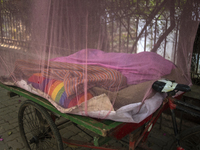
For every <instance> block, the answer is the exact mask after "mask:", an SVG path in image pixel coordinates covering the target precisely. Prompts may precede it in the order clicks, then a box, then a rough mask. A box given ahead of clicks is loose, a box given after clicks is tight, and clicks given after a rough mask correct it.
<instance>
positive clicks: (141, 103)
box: [0, 0, 200, 122]
mask: <svg viewBox="0 0 200 150" xmlns="http://www.w3.org/2000/svg"><path fill="white" fill-rule="evenodd" d="M199 3H200V1H199V0H150V1H149V0H123V1H122V0H56V1H55V0H42V1H41V0H34V1H33V0H29V1H26V0H17V1H12V0H1V2H0V39H1V40H0V69H1V71H0V81H1V82H2V83H4V84H8V85H14V86H18V87H20V88H23V89H25V90H28V91H29V92H31V93H34V94H37V95H40V96H42V97H44V98H46V99H47V100H48V101H49V102H51V103H52V104H53V105H54V106H55V107H56V108H57V109H58V110H59V111H61V112H62V113H72V114H78V115H84V116H90V117H96V118H102V119H112V120H115V121H123V122H140V121H142V120H143V119H144V118H146V117H147V116H149V115H150V114H152V113H153V112H154V111H155V110H156V109H157V108H158V107H159V106H160V105H161V103H162V100H163V98H164V95H163V94H161V93H156V92H155V91H153V90H152V88H151V86H152V83H153V82H154V81H156V80H158V79H161V78H165V79H168V80H175V81H176V82H177V83H181V84H187V85H191V79H190V64H191V63H190V62H191V57H192V50H193V43H194V39H195V35H196V32H197V28H198V24H199V20H200V13H199V12H200V4H199Z"/></svg>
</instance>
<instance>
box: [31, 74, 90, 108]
mask: <svg viewBox="0 0 200 150" xmlns="http://www.w3.org/2000/svg"><path fill="white" fill-rule="evenodd" d="M28 84H31V85H32V86H33V87H34V88H35V89H39V90H40V91H43V92H44V93H46V94H48V95H49V96H50V97H51V99H52V100H53V101H55V102H56V103H58V104H60V105H61V106H62V107H64V108H70V107H73V106H76V105H80V104H81V103H83V102H85V95H84V93H82V94H80V95H78V96H76V97H74V98H72V99H70V98H67V94H66V92H65V88H64V82H63V81H60V80H54V79H48V78H45V77H43V76H42V74H41V73H35V74H33V75H32V76H31V77H30V78H29V79H28ZM92 97H93V96H92V94H91V93H90V92H88V93H87V100H89V99H91V98H92Z"/></svg>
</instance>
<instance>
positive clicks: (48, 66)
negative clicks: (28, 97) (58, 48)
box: [3, 49, 185, 123]
mask: <svg viewBox="0 0 200 150" xmlns="http://www.w3.org/2000/svg"><path fill="white" fill-rule="evenodd" d="M86 55H87V59H86V58H85V57H86ZM86 60H87V61H86ZM124 60H126V61H124ZM41 68H42V69H41ZM177 74H178V68H176V66H175V65H174V64H173V63H172V62H170V61H168V60H166V59H164V58H163V57H161V56H160V55H158V54H156V53H151V52H142V53H138V54H128V53H106V52H103V51H101V50H97V49H84V50H81V51H79V52H77V53H74V54H72V55H69V56H66V57H58V58H54V59H51V60H49V61H42V60H17V61H16V63H15V68H14V71H13V73H12V76H11V77H10V78H7V79H6V80H5V79H4V80H3V81H4V83H5V84H8V83H11V82H13V80H14V81H15V82H14V85H17V86H19V87H21V88H23V89H26V90H28V91H30V92H32V93H34V94H37V95H40V96H42V97H44V98H46V99H48V100H49V101H50V102H51V103H52V104H53V105H54V106H55V107H56V108H57V109H58V110H59V111H61V112H62V113H72V114H78V115H85V116H91V117H96V118H102V119H111V120H115V121H122V122H135V123H138V122H140V121H142V120H143V119H145V118H146V117H148V116H149V115H150V114H152V113H153V112H155V110H156V109H158V107H159V106H160V105H161V104H162V100H163V98H164V96H165V95H163V94H161V93H156V92H155V91H153V90H152V88H151V86H152V84H153V82H154V81H155V80H158V79H160V78H166V79H173V80H176V82H178V83H183V82H184V81H185V78H184V77H182V78H180V76H177ZM13 77H14V79H13Z"/></svg>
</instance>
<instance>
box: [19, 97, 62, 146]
mask: <svg viewBox="0 0 200 150" xmlns="http://www.w3.org/2000/svg"><path fill="white" fill-rule="evenodd" d="M18 123H19V130H20V134H21V137H22V140H23V142H24V144H25V147H26V148H28V149H31V150H38V149H40V150H54V149H55V150H63V149H64V148H63V143H62V139H61V136H60V133H59V131H58V129H57V127H56V125H55V123H54V122H53V120H52V118H51V117H50V115H49V113H48V112H47V111H46V110H45V109H44V108H43V107H42V106H40V105H38V104H37V103H35V102H33V101H30V100H27V101H25V102H24V103H23V104H22V105H21V106H20V108H19V112H18Z"/></svg>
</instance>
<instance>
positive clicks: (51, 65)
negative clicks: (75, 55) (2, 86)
mask: <svg viewBox="0 0 200 150" xmlns="http://www.w3.org/2000/svg"><path fill="white" fill-rule="evenodd" d="M35 73H40V74H41V75H42V76H43V77H45V78H46V79H45V80H44V83H45V82H47V81H48V80H49V79H54V80H58V81H60V82H63V84H64V89H65V92H66V97H67V98H70V99H71V98H74V97H75V96H76V95H79V94H81V93H83V92H84V88H85V84H87V86H86V87H87V89H89V88H91V87H95V86H97V87H102V88H104V89H107V90H109V91H118V90H120V89H122V88H124V87H126V86H127V81H126V77H125V76H123V75H122V74H121V73H120V72H119V71H117V70H113V69H110V68H105V67H100V66H87V76H86V75H85V66H84V65H80V64H70V63H65V62H48V61H44V62H41V61H38V60H27V61H25V60H18V61H17V62H16V64H15V69H14V72H13V75H14V76H15V78H16V80H21V79H23V80H28V78H29V77H31V76H32V75H33V74H35ZM52 81H53V80H52ZM58 81H57V82H58ZM58 84H59V83H58ZM44 85H45V84H44ZM41 88H43V89H42V91H44V86H42V87H41Z"/></svg>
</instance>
